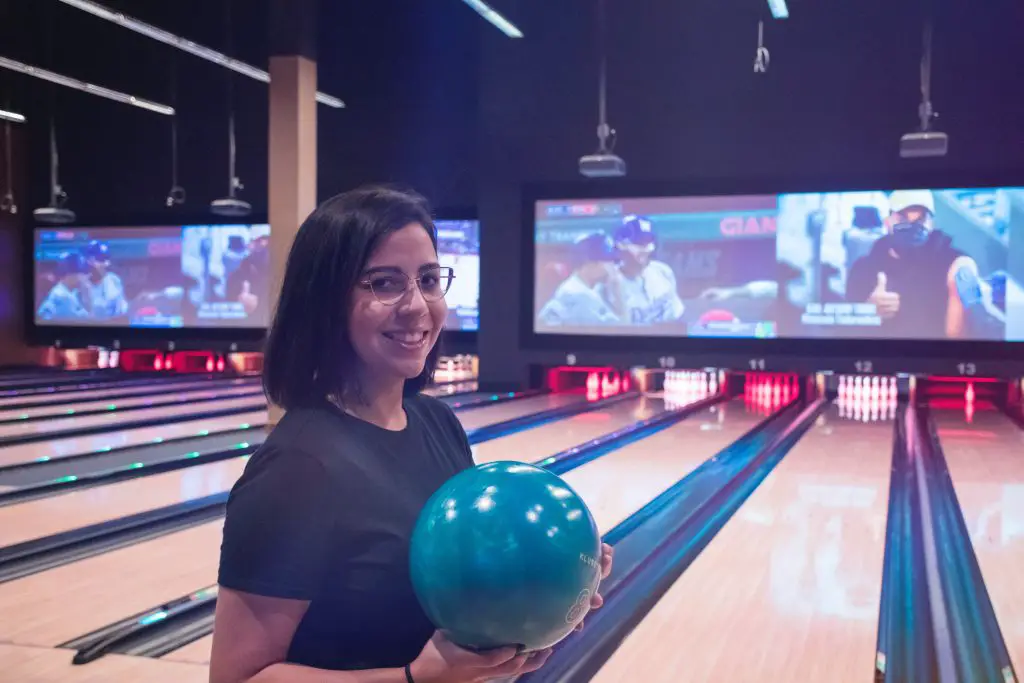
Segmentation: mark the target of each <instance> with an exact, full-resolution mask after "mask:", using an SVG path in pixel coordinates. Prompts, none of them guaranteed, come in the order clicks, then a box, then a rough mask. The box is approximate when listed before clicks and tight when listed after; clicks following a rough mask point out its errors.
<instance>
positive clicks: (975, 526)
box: [932, 408, 1024, 672]
mask: <svg viewBox="0 0 1024 683" xmlns="http://www.w3.org/2000/svg"><path fill="white" fill-rule="evenodd" d="M932 414H933V415H934V417H935V423H936V427H937V428H938V433H939V439H940V441H941V444H942V451H943V453H944V454H945V456H946V462H947V464H948V465H949V473H950V475H951V477H952V480H953V488H954V490H955V491H956V497H957V500H958V501H959V502H960V509H961V511H962V512H963V516H964V521H965V522H966V523H967V529H968V531H969V533H970V535H971V543H972V544H973V546H974V554H975V556H976V557H977V558H978V566H979V567H980V568H981V575H982V578H983V579H984V580H985V587H986V589H987V590H988V595H989V598H990V599H991V601H992V606H993V608H994V609H995V613H996V620H997V621H998V622H999V628H1000V630H1001V631H1002V633H1003V639H1004V640H1005V641H1006V649H1007V650H1008V651H1009V653H1010V660H1011V661H1012V662H1013V666H1014V668H1015V669H1016V670H1017V671H1018V672H1019V671H1021V668H1022V667H1024V581H1022V580H1021V567H1024V433H1022V432H1021V430H1020V429H1019V428H1018V427H1017V426H1016V425H1015V424H1014V423H1013V422H1012V421H1011V420H1010V419H1009V418H1008V417H1006V416H1005V415H1004V414H1002V413H1001V412H997V411H995V410H992V409H987V410H983V409H980V408H979V409H978V410H977V412H974V414H973V415H972V416H971V419H970V420H968V419H967V416H966V415H965V413H964V411H963V409H960V410H935V409H933V411H932Z"/></svg>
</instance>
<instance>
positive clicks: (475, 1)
mask: <svg viewBox="0 0 1024 683" xmlns="http://www.w3.org/2000/svg"><path fill="white" fill-rule="evenodd" d="M64 1H65V2H66V1H67V0H64ZM462 1H463V2H464V3H466V4H467V5H469V6H470V7H472V8H473V9H474V10H476V13H477V14H479V15H480V16H481V17H483V18H484V19H486V20H487V21H489V22H490V23H491V24H493V25H494V27H495V28H497V29H498V30H499V31H501V32H502V33H504V34H505V35H506V36H508V37H509V38H522V37H523V32H522V31H520V30H519V29H518V28H517V27H516V25H515V24H513V23H512V22H511V21H509V20H508V19H506V18H505V17H503V16H501V14H499V13H498V12H497V11H495V10H493V9H491V7H490V6H489V5H488V4H487V3H486V2H484V1H483V0H462Z"/></svg>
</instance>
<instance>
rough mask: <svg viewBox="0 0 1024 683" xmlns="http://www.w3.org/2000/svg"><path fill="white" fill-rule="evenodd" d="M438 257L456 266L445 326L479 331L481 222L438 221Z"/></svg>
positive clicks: (444, 264)
mask: <svg viewBox="0 0 1024 683" xmlns="http://www.w3.org/2000/svg"><path fill="white" fill-rule="evenodd" d="M435 227H436V228H437V252H438V260H439V262H440V263H441V266H443V267H449V268H452V269H453V270H454V272H455V280H453V281H452V286H451V288H450V289H449V290H448V294H447V295H446V296H445V300H446V301H447V302H448V320H447V322H446V325H445V328H446V329H449V330H455V331H467V332H469V331H475V330H477V329H479V327H480V224H479V222H478V221H447V220H439V221H435Z"/></svg>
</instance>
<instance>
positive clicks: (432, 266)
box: [363, 261, 441, 275]
mask: <svg viewBox="0 0 1024 683" xmlns="http://www.w3.org/2000/svg"><path fill="white" fill-rule="evenodd" d="M440 267H441V264H440V263H437V262H434V261H432V262H430V263H424V264H423V265H422V266H420V267H419V268H417V272H420V273H422V272H424V271H427V270H436V269H437V268H440ZM381 272H384V273H402V272H405V271H403V270H402V269H401V268H399V267H398V266H374V267H373V268H367V269H366V270H365V271H363V274H364V275H372V274H373V273H381Z"/></svg>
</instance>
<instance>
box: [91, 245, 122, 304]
mask: <svg viewBox="0 0 1024 683" xmlns="http://www.w3.org/2000/svg"><path fill="white" fill-rule="evenodd" d="M85 260H86V262H87V263H88V265H89V275H88V277H87V278H85V282H84V286H85V289H86V294H87V301H86V306H87V307H88V309H89V311H90V313H91V314H92V317H93V318H116V317H118V316H122V315H126V314H127V313H128V299H127V298H126V297H125V294H124V284H123V283H122V282H121V278H120V277H119V276H118V275H117V274H116V273H114V272H112V271H111V270H110V247H109V246H107V244H106V243H105V242H100V241H98V240H93V241H92V242H89V244H88V245H87V246H86V247H85Z"/></svg>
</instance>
